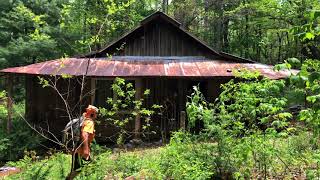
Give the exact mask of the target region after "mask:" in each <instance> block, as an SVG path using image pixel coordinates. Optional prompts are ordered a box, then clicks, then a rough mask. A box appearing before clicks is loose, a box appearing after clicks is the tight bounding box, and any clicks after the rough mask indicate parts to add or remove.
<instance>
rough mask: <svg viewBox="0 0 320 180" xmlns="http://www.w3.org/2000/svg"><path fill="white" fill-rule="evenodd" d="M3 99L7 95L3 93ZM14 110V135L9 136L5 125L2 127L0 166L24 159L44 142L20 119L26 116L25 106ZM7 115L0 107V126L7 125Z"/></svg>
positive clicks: (16, 106)
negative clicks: (21, 115)
mask: <svg viewBox="0 0 320 180" xmlns="http://www.w3.org/2000/svg"><path fill="white" fill-rule="evenodd" d="M1 96H2V97H1ZM3 98H5V93H4V92H1V93H0V99H3ZM13 108H14V112H16V113H14V114H13V123H12V129H11V130H12V133H10V134H7V132H6V126H5V125H1V127H0V165H1V164H2V163H5V162H6V161H8V160H16V159H18V158H21V157H23V155H24V152H25V151H29V150H32V149H35V148H37V147H39V143H40V142H41V141H42V139H41V138H40V137H39V136H37V134H36V133H34V132H33V131H32V130H31V129H30V128H29V127H28V126H27V124H26V123H25V122H24V121H21V119H20V117H19V114H24V104H23V103H21V104H17V105H15V106H14V107H13ZM6 113H7V112H6V107H4V105H0V119H1V121H0V124H4V123H5V121H3V120H5V119H6V115H7V114H6Z"/></svg>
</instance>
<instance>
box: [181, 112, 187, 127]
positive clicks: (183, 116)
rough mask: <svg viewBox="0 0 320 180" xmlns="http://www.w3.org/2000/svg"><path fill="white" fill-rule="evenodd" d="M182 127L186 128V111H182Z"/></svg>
mask: <svg viewBox="0 0 320 180" xmlns="http://www.w3.org/2000/svg"><path fill="white" fill-rule="evenodd" d="M180 129H181V130H183V131H184V130H186V112H185V111H181V112H180Z"/></svg>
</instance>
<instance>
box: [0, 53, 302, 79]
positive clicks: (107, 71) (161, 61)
mask: <svg viewBox="0 0 320 180" xmlns="http://www.w3.org/2000/svg"><path fill="white" fill-rule="evenodd" d="M88 65H89V66H88ZM87 67H88V71H87ZM239 68H247V69H249V70H257V71H259V72H260V73H261V74H262V75H264V76H266V77H268V78H270V79H281V78H285V77H287V76H289V75H290V73H297V71H296V70H293V71H278V72H276V71H274V70H273V66H270V65H264V64H258V63H230V62H227V61H222V60H208V59H197V58H194V59H192V58H190V57H189V58H180V59H179V58H170V57H167V58H165V57H159V58H157V57H152V58H150V59H148V57H141V58H140V59H139V58H138V57H135V58H128V57H123V58H121V57H114V58H111V59H110V58H109V59H108V58H65V59H58V60H52V61H46V62H42V63H36V64H31V65H27V66H23V67H13V68H7V69H3V70H1V71H0V72H1V73H14V74H27V75H28V74H29V75H63V74H68V75H72V76H82V75H85V74H86V71H87V74H86V75H87V76H89V77H219V76H220V77H230V76H233V74H232V70H233V69H239Z"/></svg>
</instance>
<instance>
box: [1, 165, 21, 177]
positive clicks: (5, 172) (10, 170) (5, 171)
mask: <svg viewBox="0 0 320 180" xmlns="http://www.w3.org/2000/svg"><path fill="white" fill-rule="evenodd" d="M19 172H21V169H20V168H17V167H1V168H0V178H1V177H5V176H9V175H13V174H17V173H19Z"/></svg>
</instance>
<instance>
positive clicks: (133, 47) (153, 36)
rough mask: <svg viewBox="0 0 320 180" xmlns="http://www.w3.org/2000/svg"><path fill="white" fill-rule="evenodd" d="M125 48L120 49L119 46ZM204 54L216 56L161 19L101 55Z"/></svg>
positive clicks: (211, 56) (140, 29)
mask: <svg viewBox="0 0 320 180" xmlns="http://www.w3.org/2000/svg"><path fill="white" fill-rule="evenodd" d="M121 45H124V46H123V49H120V50H119V47H121ZM106 54H112V55H121V56H203V57H208V58H215V55H213V54H212V52H211V51H209V50H208V49H206V48H205V47H204V46H203V45H201V44H200V43H199V42H197V41H196V40H194V39H192V38H191V37H189V36H188V35H186V34H185V33H184V32H183V31H182V30H180V29H179V28H177V27H175V26H173V25H172V24H168V23H167V22H165V21H162V20H161V19H159V20H157V21H154V22H151V23H150V24H147V25H145V26H142V27H141V28H139V29H137V30H136V31H134V32H133V33H131V35H129V36H127V37H126V38H125V39H124V40H123V41H120V42H118V43H116V44H114V45H113V46H111V47H110V48H108V49H106V50H105V51H103V52H102V53H100V54H99V56H101V57H103V56H106Z"/></svg>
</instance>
